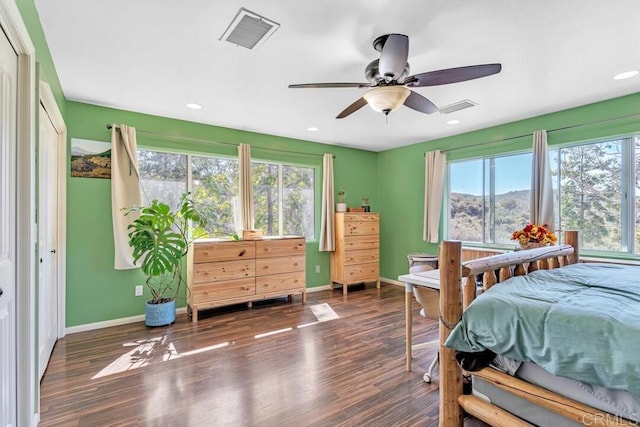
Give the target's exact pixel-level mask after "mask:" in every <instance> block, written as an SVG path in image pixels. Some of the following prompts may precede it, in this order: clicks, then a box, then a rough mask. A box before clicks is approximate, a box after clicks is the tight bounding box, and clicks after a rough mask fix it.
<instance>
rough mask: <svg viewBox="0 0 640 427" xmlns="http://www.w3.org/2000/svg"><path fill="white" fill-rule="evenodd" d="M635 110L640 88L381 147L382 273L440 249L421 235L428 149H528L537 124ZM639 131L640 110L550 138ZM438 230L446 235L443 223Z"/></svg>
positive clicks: (475, 153)
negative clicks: (477, 127)
mask: <svg viewBox="0 0 640 427" xmlns="http://www.w3.org/2000/svg"><path fill="white" fill-rule="evenodd" d="M634 114H640V93H637V94H634V95H629V96H625V97H621V98H615V99H611V100H607V101H603V102H599V103H595V104H589V105H585V106H582V107H578V108H573V109H569V110H564V111H560V112H557V113H553V114H547V115H543V116H538V117H534V118H531V119H527V120H521V121H517V122H512V123H508V124H505V125H500V126H495V127H491V128H487V129H483V130H479V131H475V132H469V133H465V134H461V135H456V136H453V137H449V138H442V139H437V140H433V141H429V142H423V143H419V144H414V145H410V146H407V147H402V148H398V149H394V150H388V151H384V152H381V153H378V159H377V160H378V170H379V171H380V174H379V176H378V183H379V186H378V198H379V204H380V206H381V209H380V213H381V216H380V222H381V231H380V242H381V244H380V248H381V250H380V262H381V265H380V275H381V276H382V277H385V278H388V279H397V277H398V275H400V274H405V273H406V272H407V270H408V264H407V258H406V255H407V254H408V253H411V252H426V253H432V254H436V253H437V252H438V245H437V244H430V243H426V242H424V241H423V240H422V229H423V227H422V219H423V212H424V208H423V200H424V153H425V152H427V151H432V150H449V149H452V148H456V147H465V146H470V145H476V144H480V146H476V147H473V148H468V149H460V150H455V151H451V152H450V153H448V160H459V159H464V158H473V157H479V156H487V155H492V154H499V153H506V152H512V151H518V150H526V149H530V147H531V144H532V137H531V134H532V133H533V132H534V131H536V130H540V129H547V130H549V131H551V130H552V129H559V128H563V127H568V126H574V125H579V124H585V123H594V122H598V121H602V120H606V119H608V118H616V117H621V116H626V115H634ZM638 131H640V115H636V116H635V117H629V118H626V119H620V120H612V121H606V122H603V123H600V124H593V125H585V126H577V127H575V128H572V129H566V130H558V131H553V132H549V133H548V143H549V145H556V144H562V143H567V142H573V141H586V140H591V139H597V138H603V137H610V136H615V135H622V134H628V133H631V132H638ZM525 134H526V135H528V136H526V137H522V138H516V139H511V140H509V141H505V142H502V143H494V144H490V143H491V141H500V140H502V139H505V138H511V137H514V136H519V135H525ZM530 167H531V165H530V164H527V165H523V168H530ZM440 236H441V238H442V227H441V232H440Z"/></svg>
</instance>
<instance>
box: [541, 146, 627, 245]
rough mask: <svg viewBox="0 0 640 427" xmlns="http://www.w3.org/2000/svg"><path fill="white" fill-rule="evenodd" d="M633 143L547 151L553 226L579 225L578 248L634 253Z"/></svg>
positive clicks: (565, 227) (577, 227)
mask: <svg viewBox="0 0 640 427" xmlns="http://www.w3.org/2000/svg"><path fill="white" fill-rule="evenodd" d="M635 145H636V147H637V142H636V143H635ZM636 147H634V145H633V139H632V138H628V139H619V140H611V141H604V142H597V143H589V144H582V145H575V146H568V147H560V148H557V149H553V150H549V152H550V159H551V163H552V175H553V176H554V185H555V188H554V194H555V196H556V197H555V203H554V210H555V214H556V221H557V224H556V227H557V228H560V229H578V230H581V231H582V247H583V248H585V249H593V250H598V251H613V252H633V251H634V248H635V253H638V245H637V239H638V238H637V231H636V230H637V228H638V226H637V224H638V219H637V218H638V212H639V211H638V209H637V204H638V203H637V198H636V196H635V193H636V188H637V186H638V172H637V171H638V168H637V160H636V161H635V162H634V161H633V160H634V158H636V157H637V154H635V156H634V151H635V152H636V153H637V149H636Z"/></svg>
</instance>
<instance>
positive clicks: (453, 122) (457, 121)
mask: <svg viewBox="0 0 640 427" xmlns="http://www.w3.org/2000/svg"><path fill="white" fill-rule="evenodd" d="M458 123H460V120H455V119H454V120H448V121H447V124H448V125H457V124H458Z"/></svg>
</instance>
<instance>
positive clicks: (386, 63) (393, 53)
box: [379, 34, 409, 81]
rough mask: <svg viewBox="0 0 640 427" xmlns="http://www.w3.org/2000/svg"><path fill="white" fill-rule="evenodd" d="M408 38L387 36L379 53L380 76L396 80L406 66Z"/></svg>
mask: <svg viewBox="0 0 640 427" xmlns="http://www.w3.org/2000/svg"><path fill="white" fill-rule="evenodd" d="M408 56H409V37H407V36H405V35H404V34H389V37H387V40H386V41H385V42H384V46H383V47H382V51H381V52H380V65H379V70H380V75H381V76H382V77H385V78H386V79H388V80H387V81H389V80H396V79H398V77H400V75H401V74H402V72H403V71H404V69H405V68H406V66H407V58H408Z"/></svg>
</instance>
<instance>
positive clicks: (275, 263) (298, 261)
mask: <svg viewBox="0 0 640 427" xmlns="http://www.w3.org/2000/svg"><path fill="white" fill-rule="evenodd" d="M304 267H305V256H304V255H296V256H283V257H274V258H258V259H256V276H265V275H269V274H279V273H289V272H292V271H304Z"/></svg>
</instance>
